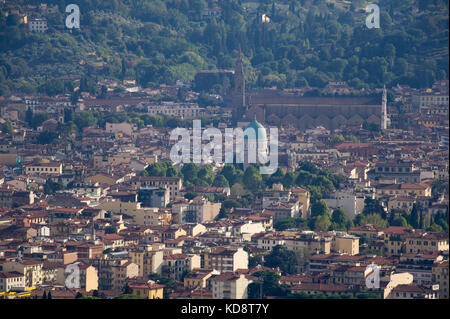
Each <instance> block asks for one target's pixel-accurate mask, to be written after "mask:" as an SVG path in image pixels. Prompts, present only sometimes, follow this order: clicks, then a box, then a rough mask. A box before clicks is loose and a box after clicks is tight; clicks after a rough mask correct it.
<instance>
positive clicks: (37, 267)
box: [3, 260, 44, 287]
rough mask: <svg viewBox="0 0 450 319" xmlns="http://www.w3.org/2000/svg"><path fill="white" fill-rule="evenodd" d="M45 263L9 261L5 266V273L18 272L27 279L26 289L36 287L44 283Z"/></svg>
mask: <svg viewBox="0 0 450 319" xmlns="http://www.w3.org/2000/svg"><path fill="white" fill-rule="evenodd" d="M42 267H43V261H37V260H22V261H7V262H5V263H4V264H3V271H4V272H18V273H21V274H23V275H24V277H25V286H26V287H36V286H37V285H40V284H42V283H43V279H44V272H43V269H42Z"/></svg>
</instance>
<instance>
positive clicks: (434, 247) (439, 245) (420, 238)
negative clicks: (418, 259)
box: [405, 233, 448, 254]
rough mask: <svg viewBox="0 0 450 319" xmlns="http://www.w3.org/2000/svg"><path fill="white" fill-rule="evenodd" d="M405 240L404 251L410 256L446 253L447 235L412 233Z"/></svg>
mask: <svg viewBox="0 0 450 319" xmlns="http://www.w3.org/2000/svg"><path fill="white" fill-rule="evenodd" d="M405 240H406V248H405V251H406V252H407V253H410V254H416V253H432V252H436V251H444V250H447V251H448V234H447V233H412V234H409V235H407V236H406V238H405Z"/></svg>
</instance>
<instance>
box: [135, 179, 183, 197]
mask: <svg viewBox="0 0 450 319" xmlns="http://www.w3.org/2000/svg"><path fill="white" fill-rule="evenodd" d="M131 185H132V186H135V187H136V188H138V189H139V188H142V187H158V188H165V189H167V190H169V194H170V201H173V200H175V199H176V198H178V197H181V194H180V190H181V188H182V187H183V183H182V181H181V178H180V177H159V176H136V177H133V178H132V179H131Z"/></svg>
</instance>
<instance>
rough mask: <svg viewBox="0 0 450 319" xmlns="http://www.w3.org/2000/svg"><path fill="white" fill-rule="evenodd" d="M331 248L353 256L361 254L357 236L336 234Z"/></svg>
mask: <svg viewBox="0 0 450 319" xmlns="http://www.w3.org/2000/svg"><path fill="white" fill-rule="evenodd" d="M331 250H332V251H335V252H338V253H342V254H348V255H351V256H354V255H357V254H359V237H356V236H334V237H333V241H332V244H331Z"/></svg>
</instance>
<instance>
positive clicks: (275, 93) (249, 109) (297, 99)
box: [225, 55, 388, 131]
mask: <svg viewBox="0 0 450 319" xmlns="http://www.w3.org/2000/svg"><path fill="white" fill-rule="evenodd" d="M225 101H226V103H227V105H228V106H229V107H232V109H233V123H234V124H237V123H238V122H251V121H252V120H253V119H254V118H255V117H256V119H257V120H258V121H259V122H261V123H263V124H264V125H270V126H277V127H280V126H284V127H288V126H293V127H296V128H298V129H300V130H306V129H309V128H315V127H317V126H323V127H325V128H326V129H329V130H331V131H334V130H336V129H343V128H345V127H358V126H360V125H361V124H362V123H364V122H368V123H376V124H378V125H379V126H380V128H381V129H382V130H384V129H386V128H387V123H388V118H387V105H386V104H387V96H386V89H384V90H383V93H382V94H380V96H378V97H345V96H342V97H322V96H319V97H305V96H301V95H297V94H294V93H288V92H285V91H282V90H274V89H269V90H268V89H261V90H249V91H246V89H245V77H244V69H243V63H242V55H239V57H238V59H237V63H236V70H235V72H234V87H233V89H232V90H231V91H230V94H229V95H228V96H227V97H226V99H225Z"/></svg>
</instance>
